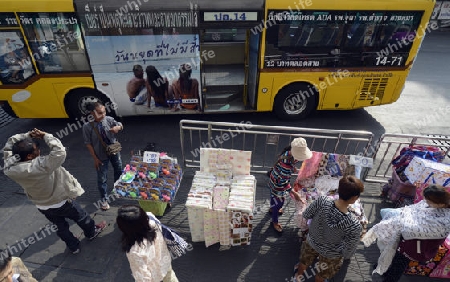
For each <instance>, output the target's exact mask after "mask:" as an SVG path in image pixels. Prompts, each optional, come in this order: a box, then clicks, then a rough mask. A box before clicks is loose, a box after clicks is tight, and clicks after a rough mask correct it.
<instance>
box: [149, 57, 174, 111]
mask: <svg viewBox="0 0 450 282" xmlns="http://www.w3.org/2000/svg"><path fill="white" fill-rule="evenodd" d="M145 73H146V74H147V80H146V83H145V86H146V87H147V92H148V93H149V94H150V95H149V97H148V99H147V106H148V107H149V108H150V104H151V97H153V99H154V100H155V106H156V107H167V106H168V105H167V99H168V97H169V81H168V80H167V78H166V77H162V76H161V74H160V73H159V71H158V70H157V69H156V68H155V67H154V66H151V65H149V66H147V68H146V69H145Z"/></svg>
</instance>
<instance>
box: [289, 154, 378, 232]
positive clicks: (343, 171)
mask: <svg viewBox="0 0 450 282" xmlns="http://www.w3.org/2000/svg"><path fill="white" fill-rule="evenodd" d="M363 159H364V160H363ZM350 160H351V162H352V163H350ZM308 164H314V165H317V166H318V167H317V172H315V174H314V176H313V177H311V176H310V175H311V172H312V171H316V168H312V169H311V168H309V169H308V168H306V166H307V165H308ZM372 164H373V160H371V159H368V158H361V157H359V156H350V155H340V154H329V153H321V152H313V157H312V158H311V159H309V160H306V161H304V162H303V163H302V167H301V169H300V171H299V174H298V176H297V179H296V181H295V185H294V189H295V191H297V192H298V193H299V194H300V198H301V200H300V201H297V200H295V199H293V200H294V203H295V207H296V212H295V222H296V224H297V227H298V228H299V229H300V231H301V232H302V234H303V235H302V236H304V235H305V234H306V232H307V230H308V221H307V220H305V219H304V218H303V216H302V214H303V212H304V211H305V210H306V208H307V207H308V206H309V205H310V204H311V203H312V202H313V201H314V200H316V199H317V198H318V197H319V196H327V197H328V198H330V199H332V200H336V199H338V198H339V195H338V193H337V190H338V187H339V180H340V179H341V178H342V176H344V175H354V174H355V172H356V169H355V168H356V167H358V171H360V170H361V168H362V167H370V166H372ZM349 211H350V212H351V213H353V214H354V215H355V217H356V218H357V219H358V220H359V221H360V223H361V225H362V227H363V233H362V234H361V236H363V235H364V234H365V232H366V231H367V224H368V220H367V218H366V216H365V213H364V208H363V206H362V204H361V202H360V200H359V199H358V200H357V201H356V202H355V203H354V204H352V205H351V206H349Z"/></svg>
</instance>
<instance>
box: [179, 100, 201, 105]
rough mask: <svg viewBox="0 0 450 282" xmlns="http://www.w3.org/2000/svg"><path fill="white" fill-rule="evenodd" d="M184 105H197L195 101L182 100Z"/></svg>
mask: <svg viewBox="0 0 450 282" xmlns="http://www.w3.org/2000/svg"><path fill="white" fill-rule="evenodd" d="M182 101H183V103H184V104H196V103H198V100H197V99H183V100H182Z"/></svg>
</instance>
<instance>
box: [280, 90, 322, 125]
mask: <svg viewBox="0 0 450 282" xmlns="http://www.w3.org/2000/svg"><path fill="white" fill-rule="evenodd" d="M311 89H312V90H311ZM317 97H318V94H317V91H316V90H315V88H314V87H313V86H311V85H310V84H307V83H294V84H290V85H287V86H285V87H283V88H282V89H281V90H280V91H279V92H278V94H277V96H276V97H275V101H274V105H273V111H274V112H275V114H276V115H277V117H278V118H280V119H285V120H299V119H304V118H306V117H307V116H308V115H309V114H310V113H311V112H312V111H313V110H314V109H315V108H316V107H317V101H318V100H317Z"/></svg>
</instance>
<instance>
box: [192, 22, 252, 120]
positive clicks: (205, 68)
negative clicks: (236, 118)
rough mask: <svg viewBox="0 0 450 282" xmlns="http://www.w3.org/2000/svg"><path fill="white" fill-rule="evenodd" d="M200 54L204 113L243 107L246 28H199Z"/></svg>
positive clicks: (234, 109)
mask: <svg viewBox="0 0 450 282" xmlns="http://www.w3.org/2000/svg"><path fill="white" fill-rule="evenodd" d="M200 40H201V43H200V54H209V55H208V57H207V60H206V59H205V58H202V61H201V62H202V65H201V79H202V95H203V101H204V103H205V104H204V110H205V112H211V111H224V110H230V111H239V110H244V102H243V97H244V86H245V77H246V76H245V73H246V60H247V58H246V57H247V53H246V41H247V29H245V28H228V29H215V28H214V29H212V28H207V29H204V30H202V33H201V39H200Z"/></svg>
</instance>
